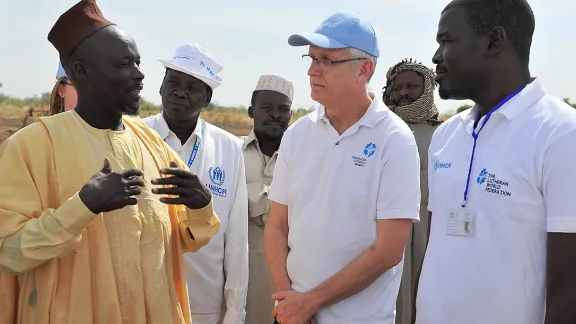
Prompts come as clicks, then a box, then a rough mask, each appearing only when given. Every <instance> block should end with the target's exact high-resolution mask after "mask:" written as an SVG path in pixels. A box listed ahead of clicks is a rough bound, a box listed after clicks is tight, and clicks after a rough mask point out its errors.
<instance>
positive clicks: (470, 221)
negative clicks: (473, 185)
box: [446, 85, 526, 236]
mask: <svg viewBox="0 0 576 324" xmlns="http://www.w3.org/2000/svg"><path fill="white" fill-rule="evenodd" d="M525 87H526V85H524V86H522V87H521V88H520V89H518V90H516V91H514V92H513V93H511V94H509V95H508V96H506V98H504V99H503V100H502V101H500V102H499V103H498V104H497V105H496V106H494V108H492V109H491V110H490V111H489V112H488V114H486V117H484V120H483V121H482V125H480V128H479V129H478V131H477V132H476V130H475V129H474V130H472V138H473V139H474V145H473V146H472V155H471V157H470V165H469V166H468V177H467V178H466V188H465V189H464V200H463V201H462V208H460V209H455V210H451V211H450V214H449V215H448V221H447V223H446V234H447V235H454V236H471V235H472V233H473V230H474V218H475V216H476V213H475V212H474V210H471V209H470V208H468V207H467V205H466V204H467V202H468V188H469V187H470V175H471V174H472V166H473V164H474V153H476V143H477V141H478V136H479V135H480V132H481V131H482V129H484V126H485V125H486V123H488V120H490V117H492V113H494V112H495V111H496V110H498V109H499V108H500V107H502V106H503V105H504V104H505V103H507V102H508V101H509V100H510V99H512V98H514V96H516V95H517V94H518V93H520V91H522V90H523V89H524V88H525ZM479 120H480V112H478V116H477V117H476V122H475V123H474V125H476V124H477V123H478V121H479Z"/></svg>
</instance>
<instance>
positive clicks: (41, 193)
mask: <svg viewBox="0 0 576 324" xmlns="http://www.w3.org/2000/svg"><path fill="white" fill-rule="evenodd" d="M48 138H49V136H48V134H46V132H45V129H44V128H43V127H42V126H41V125H36V124H35V125H31V126H30V127H29V128H27V129H26V130H25V132H23V133H21V134H16V135H14V136H13V138H10V139H8V140H7V141H6V142H5V143H4V145H3V146H2V147H1V148H0V168H1V169H2V172H0V183H1V184H2V185H1V186H0V271H2V272H4V273H12V274H16V273H23V272H26V271H29V270H31V269H34V268H36V267H38V266H40V265H42V264H43V263H45V262H47V261H49V260H51V259H54V258H57V257H60V256H61V255H63V254H64V253H66V252H69V251H70V250H71V249H72V248H73V247H74V246H75V244H76V243H77V242H79V241H80V239H81V238H82V232H83V230H84V229H85V228H86V227H87V226H88V224H89V223H90V222H91V221H92V220H93V219H94V218H95V217H96V216H97V215H96V214H93V213H92V212H91V211H90V210H89V209H88V208H87V207H86V206H85V205H84V203H83V202H82V201H81V200H80V198H79V197H78V194H75V195H73V196H72V197H71V198H69V199H68V200H67V201H65V202H64V203H63V204H62V205H60V207H58V208H46V207H44V206H49V205H50V204H52V205H56V204H57V202H58V187H57V185H55V183H56V179H55V177H56V169H55V165H54V159H53V152H52V144H51V143H50V141H49V139H48Z"/></svg>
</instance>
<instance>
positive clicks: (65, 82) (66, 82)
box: [60, 80, 74, 86]
mask: <svg viewBox="0 0 576 324" xmlns="http://www.w3.org/2000/svg"><path fill="white" fill-rule="evenodd" d="M60 84H65V85H69V86H74V85H73V84H72V83H70V82H68V81H64V80H62V81H60Z"/></svg>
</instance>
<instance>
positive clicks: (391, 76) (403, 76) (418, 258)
mask: <svg viewBox="0 0 576 324" xmlns="http://www.w3.org/2000/svg"><path fill="white" fill-rule="evenodd" d="M434 78H435V73H434V71H433V70H432V69H430V68H428V67H426V66H424V65H422V63H417V62H416V61H414V60H413V59H410V60H408V59H405V60H403V61H401V62H400V63H398V64H396V65H394V66H392V67H391V68H390V69H389V70H388V73H387V74H386V79H387V80H386V86H385V87H384V95H383V100H384V103H386V105H387V106H388V107H389V108H390V110H392V111H393V112H394V113H396V114H397V115H398V116H399V117H400V118H402V120H404V121H405V122H406V123H407V124H408V126H409V127H410V129H412V132H413V133H414V137H415V139H416V144H417V145H418V152H419V154H420V197H421V202H420V222H418V223H414V224H413V227H412V235H411V237H410V239H409V240H408V243H407V244H406V249H405V254H404V270H403V274H402V281H401V284H400V292H399V294H398V300H397V304H396V324H411V323H414V321H415V316H416V307H415V302H416V290H417V288H418V278H419V276H420V269H421V267H422V262H423V260H424V252H425V251H426V245H427V244H428V235H429V232H430V217H429V213H428V208H427V206H428V147H429V146H430V141H431V140H432V135H433V134H434V131H435V130H436V128H437V127H438V125H439V124H440V121H439V120H438V109H437V108H436V105H435V104H434V89H435V87H436V82H435V81H434Z"/></svg>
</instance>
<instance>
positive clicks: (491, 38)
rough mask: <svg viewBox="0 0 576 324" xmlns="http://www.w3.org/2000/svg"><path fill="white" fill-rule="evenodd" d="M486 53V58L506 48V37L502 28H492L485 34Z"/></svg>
mask: <svg viewBox="0 0 576 324" xmlns="http://www.w3.org/2000/svg"><path fill="white" fill-rule="evenodd" d="M486 37H487V44H486V53H487V54H488V56H491V57H492V56H496V55H498V54H499V53H500V52H502V51H503V50H504V48H506V41H507V40H508V36H507V35H506V31H505V30H504V28H502V27H499V26H498V27H494V28H492V30H490V31H489V32H488V33H487V34H486Z"/></svg>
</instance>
